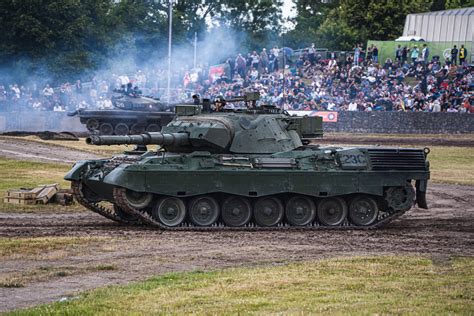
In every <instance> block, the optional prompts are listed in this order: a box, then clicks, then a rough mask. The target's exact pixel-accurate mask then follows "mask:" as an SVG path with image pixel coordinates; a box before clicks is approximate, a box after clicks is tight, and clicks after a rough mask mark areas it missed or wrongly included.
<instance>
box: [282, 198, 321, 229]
mask: <svg viewBox="0 0 474 316" xmlns="http://www.w3.org/2000/svg"><path fill="white" fill-rule="evenodd" d="M285 214H286V220H287V221H288V223H290V224H291V225H292V226H305V225H308V224H309V223H311V222H312V221H313V220H314V218H315V216H316V206H315V205H314V202H313V201H312V200H311V199H310V198H307V197H305V196H294V197H292V198H291V199H290V200H289V201H288V203H287V204H286V210H285Z"/></svg>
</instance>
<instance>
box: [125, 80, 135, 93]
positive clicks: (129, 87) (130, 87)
mask: <svg viewBox="0 0 474 316" xmlns="http://www.w3.org/2000/svg"><path fill="white" fill-rule="evenodd" d="M132 90H133V89H132V83H131V82H129V83H127V88H126V89H125V94H126V95H128V96H132V93H133V91H132Z"/></svg>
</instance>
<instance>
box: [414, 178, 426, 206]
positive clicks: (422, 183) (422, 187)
mask: <svg viewBox="0 0 474 316" xmlns="http://www.w3.org/2000/svg"><path fill="white" fill-rule="evenodd" d="M427 184H428V181H427V180H416V185H415V187H416V204H417V205H418V207H420V208H424V209H427V208H428V204H427V203H426V186H427Z"/></svg>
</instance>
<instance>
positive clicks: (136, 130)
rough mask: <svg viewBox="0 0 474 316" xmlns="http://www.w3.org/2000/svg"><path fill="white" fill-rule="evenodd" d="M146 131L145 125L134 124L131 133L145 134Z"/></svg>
mask: <svg viewBox="0 0 474 316" xmlns="http://www.w3.org/2000/svg"><path fill="white" fill-rule="evenodd" d="M144 132H145V127H144V126H143V125H139V124H133V125H132V127H130V133H131V134H132V135H137V134H143V133H144Z"/></svg>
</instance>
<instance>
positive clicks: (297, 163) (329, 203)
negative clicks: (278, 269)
mask: <svg viewBox="0 0 474 316" xmlns="http://www.w3.org/2000/svg"><path fill="white" fill-rule="evenodd" d="M176 114H177V116H176V118H174V119H173V121H171V122H170V123H169V124H168V125H167V126H165V127H163V129H162V131H161V132H150V133H144V134H141V135H129V136H94V135H93V136H91V137H90V138H88V139H87V142H88V143H90V144H95V145H110V144H135V145H137V148H136V149H135V150H134V151H131V152H126V153H124V154H122V155H117V156H114V157H112V158H110V159H100V160H90V161H79V162H77V163H76V164H75V166H74V167H73V168H72V170H71V171H70V172H69V173H68V174H67V175H66V177H65V179H66V180H69V181H71V182H72V189H73V191H74V194H75V197H76V199H77V200H78V201H79V202H80V203H81V204H82V205H84V206H85V207H87V208H89V209H90V210H92V211H94V212H97V213H99V214H101V215H103V216H105V217H107V218H109V219H112V220H115V221H117V222H121V223H127V224H139V225H151V226H155V227H158V228H161V229H170V230H187V229H211V230H212V229H255V230H258V229H291V228H298V229H322V228H326V229H327V228H331V229H357V228H364V229H365V228H376V227H380V226H381V225H383V224H386V223H388V222H389V221H391V220H393V219H395V218H397V217H399V216H400V215H402V214H403V213H405V212H406V211H408V210H409V209H411V208H412V207H413V206H414V205H415V204H418V207H421V208H427V204H426V199H425V193H426V188H427V182H428V179H429V163H428V162H427V160H426V158H427V154H428V152H429V150H428V149H412V148H383V147H353V148H342V147H320V146H318V145H313V144H310V141H309V140H310V139H314V138H318V137H321V136H322V120H321V118H319V117H294V116H289V115H288V114H287V113H286V112H284V111H281V110H279V109H276V108H273V107H256V108H249V109H241V110H228V111H224V112H222V111H218V112H212V113H211V112H201V108H200V107H198V106H192V105H186V106H176ZM151 144H157V145H160V146H161V147H160V148H161V149H159V150H158V151H148V150H147V149H146V146H147V145H151ZM105 202H108V203H105ZM106 204H109V205H110V207H109V206H106Z"/></svg>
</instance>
